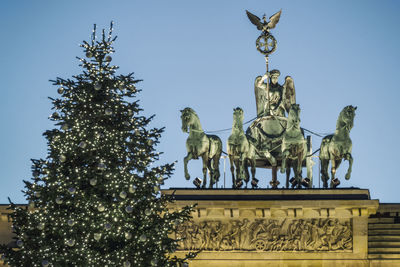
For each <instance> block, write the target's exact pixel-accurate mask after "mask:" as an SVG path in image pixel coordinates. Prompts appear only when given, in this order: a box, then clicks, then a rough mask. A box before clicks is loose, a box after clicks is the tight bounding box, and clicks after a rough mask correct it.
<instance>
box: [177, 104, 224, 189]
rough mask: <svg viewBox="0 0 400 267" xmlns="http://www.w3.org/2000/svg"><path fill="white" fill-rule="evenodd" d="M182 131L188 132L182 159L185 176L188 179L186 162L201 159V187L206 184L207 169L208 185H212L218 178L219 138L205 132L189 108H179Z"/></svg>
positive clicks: (220, 148)
mask: <svg viewBox="0 0 400 267" xmlns="http://www.w3.org/2000/svg"><path fill="white" fill-rule="evenodd" d="M181 120H182V131H183V132H186V133H189V137H188V138H187V140H186V149H187V152H188V154H187V156H186V157H185V158H184V159H183V163H184V170H185V178H186V180H189V179H190V175H189V173H188V170H187V164H188V162H189V160H191V159H198V158H199V157H201V158H202V160H203V178H204V179H203V184H202V188H205V187H206V184H207V169H208V171H209V172H210V185H209V187H210V188H212V187H213V185H214V184H215V183H216V182H217V181H218V180H219V177H220V172H219V159H220V157H221V153H222V142H221V139H220V138H219V137H218V136H216V135H208V134H205V133H204V131H203V129H202V128H201V124H200V120H199V117H198V116H197V114H196V112H195V111H194V110H193V109H191V108H188V107H187V108H185V109H183V110H181Z"/></svg>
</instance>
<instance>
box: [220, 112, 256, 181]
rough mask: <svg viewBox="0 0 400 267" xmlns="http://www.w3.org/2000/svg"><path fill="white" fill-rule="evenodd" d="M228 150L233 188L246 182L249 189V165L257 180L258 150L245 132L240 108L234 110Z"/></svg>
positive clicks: (253, 176) (252, 174)
mask: <svg viewBox="0 0 400 267" xmlns="http://www.w3.org/2000/svg"><path fill="white" fill-rule="evenodd" d="M227 150H228V156H229V162H230V165H231V173H232V187H233V188H236V187H240V186H239V185H240V184H241V183H242V180H244V181H245V182H246V185H245V187H246V188H247V183H248V182H249V178H250V175H249V170H248V166H249V165H250V167H251V176H252V179H253V180H255V179H256V178H255V173H256V148H255V146H254V144H253V143H252V142H251V141H250V137H249V136H247V135H246V134H245V133H244V131H243V110H242V109H241V108H239V107H237V108H235V109H234V110H233V125H232V132H231V135H230V136H229V138H228V142H227ZM235 168H236V179H235ZM253 187H254V186H253Z"/></svg>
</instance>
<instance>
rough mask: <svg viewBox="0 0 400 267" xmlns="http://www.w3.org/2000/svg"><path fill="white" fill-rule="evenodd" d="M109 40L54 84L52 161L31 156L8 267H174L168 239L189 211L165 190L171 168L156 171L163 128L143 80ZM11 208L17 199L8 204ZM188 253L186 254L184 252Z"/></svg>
mask: <svg viewBox="0 0 400 267" xmlns="http://www.w3.org/2000/svg"><path fill="white" fill-rule="evenodd" d="M111 34H112V23H111V26H110V31H109V33H108V34H106V33H105V31H104V30H103V31H102V38H101V40H97V39H96V26H95V27H94V30H93V36H92V40H91V42H90V43H88V42H85V41H84V42H83V44H82V45H81V47H83V49H84V52H85V53H86V58H78V59H79V60H80V63H81V64H80V66H82V67H83V73H82V74H80V75H77V76H73V77H72V79H62V78H57V79H56V80H55V81H52V82H53V83H54V85H56V86H57V88H58V93H59V94H60V95H61V97H60V98H57V99H53V98H50V99H51V100H52V103H53V105H54V107H53V109H54V110H55V111H54V113H53V114H52V115H51V116H50V119H51V120H53V121H54V122H55V126H56V128H55V129H52V130H48V131H46V132H45V133H44V136H45V137H46V139H47V140H48V155H47V158H46V159H39V160H32V161H33V166H32V173H33V178H32V180H31V181H24V182H25V187H26V190H25V191H24V192H25V194H26V197H27V200H28V201H29V203H30V204H29V208H28V209H25V208H21V207H17V206H16V205H14V204H12V203H11V209H12V210H13V212H12V215H11V218H12V221H13V232H14V233H15V234H16V239H15V244H16V247H17V248H14V249H11V248H9V247H6V246H3V247H2V249H1V250H2V253H3V254H4V255H3V256H4V259H5V262H6V263H8V264H9V265H11V266H18V267H20V266H96V267H101V266H109V267H111V266H126V267H127V266H177V265H179V264H178V263H182V262H184V261H185V259H178V258H176V257H173V258H172V257H171V256H169V255H170V253H171V252H174V251H175V249H176V247H177V241H176V240H174V239H172V238H170V237H169V236H171V233H173V232H174V231H175V230H176V227H177V226H178V225H179V224H181V223H182V222H184V221H186V220H188V219H189V218H190V213H191V211H192V209H193V207H185V208H184V209H182V210H179V211H174V212H169V211H168V209H167V208H166V205H167V204H168V203H169V202H170V201H172V200H171V198H168V197H165V196H161V195H160V184H163V180H165V179H167V178H168V177H169V176H170V175H171V173H172V171H173V169H174V165H173V164H166V165H163V166H152V164H153V163H154V162H156V161H157V160H158V159H159V155H160V153H158V152H156V150H155V146H156V145H157V143H158V142H159V138H160V134H161V133H162V132H163V129H157V128H152V129H149V126H148V124H149V123H150V121H151V120H152V119H153V116H151V117H145V116H142V115H140V112H141V111H142V109H141V108H140V107H139V104H138V101H137V100H136V101H134V99H133V98H135V97H136V95H137V93H138V92H139V91H140V90H138V89H137V87H136V86H137V83H138V82H140V80H135V79H134V78H133V73H131V74H129V75H119V76H116V74H115V72H116V70H117V68H118V67H117V66H114V65H112V64H111V61H112V58H111V56H110V54H112V53H113V52H114V49H113V47H112V44H113V42H114V41H115V39H116V37H115V38H112V36H111ZM10 202H11V201H10ZM188 257H190V255H188Z"/></svg>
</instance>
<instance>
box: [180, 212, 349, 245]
mask: <svg viewBox="0 0 400 267" xmlns="http://www.w3.org/2000/svg"><path fill="white" fill-rule="evenodd" d="M176 238H177V239H178V240H179V248H178V249H179V250H204V251H235V250H236V251H239V250H241V251H313V252H326V251H336V252H340V251H351V250H352V249H353V232H352V225H351V221H350V220H349V219H348V220H341V221H340V220H339V219H296V220H289V219H282V220H276V219H255V220H254V221H250V220H248V219H243V220H229V221H223V222H222V221H218V220H204V221H200V222H193V221H190V222H188V223H186V224H182V225H179V227H178V231H177V234H176Z"/></svg>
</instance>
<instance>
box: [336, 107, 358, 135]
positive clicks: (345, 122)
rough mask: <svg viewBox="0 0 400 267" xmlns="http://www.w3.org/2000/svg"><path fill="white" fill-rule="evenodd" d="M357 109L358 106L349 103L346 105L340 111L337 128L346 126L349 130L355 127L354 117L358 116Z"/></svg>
mask: <svg viewBox="0 0 400 267" xmlns="http://www.w3.org/2000/svg"><path fill="white" fill-rule="evenodd" d="M356 109H357V107H353V106H352V105H349V106H347V107H344V108H343V110H342V111H341V112H340V115H339V118H338V121H337V124H336V129H338V128H345V129H346V130H347V131H348V132H350V130H351V129H352V128H353V125H354V117H355V116H356Z"/></svg>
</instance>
